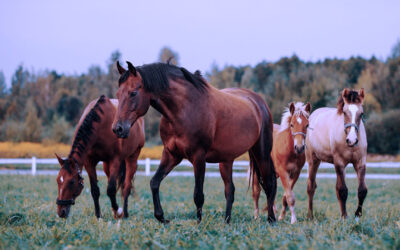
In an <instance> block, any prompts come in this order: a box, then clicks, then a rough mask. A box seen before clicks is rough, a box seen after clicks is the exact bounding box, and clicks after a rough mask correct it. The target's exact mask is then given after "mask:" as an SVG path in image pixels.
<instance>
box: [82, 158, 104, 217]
mask: <svg viewBox="0 0 400 250" xmlns="http://www.w3.org/2000/svg"><path fill="white" fill-rule="evenodd" d="M96 165H97V162H96V163H94V162H87V163H86V164H85V168H86V172H87V173H88V175H89V181H90V191H91V194H92V197H93V202H94V210H95V214H96V217H97V218H100V217H101V212H100V204H99V197H100V189H99V186H98V185H97V173H96Z"/></svg>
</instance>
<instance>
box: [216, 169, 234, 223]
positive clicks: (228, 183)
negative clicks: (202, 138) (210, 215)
mask: <svg viewBox="0 0 400 250" xmlns="http://www.w3.org/2000/svg"><path fill="white" fill-rule="evenodd" d="M232 164H233V162H224V163H220V164H219V171H220V173H221V177H222V180H223V181H224V185H225V199H226V212H225V222H226V223H228V224H229V222H230V220H231V212H232V204H233V202H234V200H235V197H234V196H235V185H233V181H232Z"/></svg>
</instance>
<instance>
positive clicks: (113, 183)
mask: <svg viewBox="0 0 400 250" xmlns="http://www.w3.org/2000/svg"><path fill="white" fill-rule="evenodd" d="M120 163H121V161H120V160H119V159H114V160H112V161H111V163H110V169H109V171H110V176H109V177H108V186H107V195H108V197H109V198H110V201H111V207H112V210H113V214H114V218H115V219H118V218H121V217H122V215H123V210H122V209H120V208H119V207H118V204H117V199H116V194H117V178H118V174H119V168H120Z"/></svg>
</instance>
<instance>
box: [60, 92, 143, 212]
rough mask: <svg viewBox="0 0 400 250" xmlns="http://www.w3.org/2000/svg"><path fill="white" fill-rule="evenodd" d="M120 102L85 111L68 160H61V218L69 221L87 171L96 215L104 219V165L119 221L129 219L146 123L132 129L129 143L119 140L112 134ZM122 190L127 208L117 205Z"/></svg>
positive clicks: (94, 105) (100, 103) (106, 102)
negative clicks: (99, 177) (101, 178)
mask: <svg viewBox="0 0 400 250" xmlns="http://www.w3.org/2000/svg"><path fill="white" fill-rule="evenodd" d="M117 106H118V100H116V99H108V98H107V97H105V96H101V97H100V98H99V99H97V100H94V101H92V102H91V103H89V105H88V106H87V107H86V108H85V110H84V112H83V115H82V117H81V119H80V121H79V123H78V125H77V129H76V131H75V134H74V138H73V144H72V147H71V151H70V153H69V155H68V157H67V158H66V159H61V158H60V157H59V156H58V155H56V156H57V159H58V161H59V163H60V165H61V169H60V171H59V173H58V176H57V184H58V196H57V202H56V203H57V214H58V216H59V217H62V218H66V217H67V216H68V214H69V211H70V207H71V205H74V204H75V199H76V198H77V197H78V196H79V195H80V193H81V192H82V189H83V177H82V169H83V167H85V169H86V171H87V173H88V175H89V180H90V187H91V193H92V197H93V201H94V207H95V214H96V217H97V218H100V217H101V213H100V205H99V196H100V190H99V187H98V186H97V174H96V165H97V163H98V162H99V161H103V169H104V172H105V173H106V175H107V177H108V187H107V195H108V196H109V197H110V200H111V206H112V210H113V214H114V217H115V218H121V217H123V216H124V217H128V196H129V194H130V192H131V189H132V179H133V176H134V175H135V173H136V169H137V158H138V156H139V153H140V150H141V148H142V147H143V145H144V121H143V119H139V120H138V122H136V123H135V124H134V126H132V127H131V128H130V132H131V133H130V136H129V137H128V138H127V139H126V140H122V139H118V138H117V137H116V136H115V134H114V133H113V132H112V130H111V126H112V122H113V120H114V115H115V113H116V111H117ZM118 188H121V191H122V197H123V199H124V207H123V209H122V208H119V207H118V204H117V202H116V193H117V189H118Z"/></svg>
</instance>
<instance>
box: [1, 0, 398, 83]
mask: <svg viewBox="0 0 400 250" xmlns="http://www.w3.org/2000/svg"><path fill="white" fill-rule="evenodd" d="M399 13H400V1H398V0H393V1H385V0H382V1H378V0H377V1H368V0H362V1H359V0H357V1H354V0H352V1H349V0H335V1H321V0H316V1H306V0H304V1H281V0H279V1H248V0H246V1H233V0H210V1H208V0H202V1H183V0H182V1H175V0H168V1H149V0H142V1H105V0H104V1H103V0H101V1H99V0H93V1H89V0H77V1H75V0H68V1H66V0H65V1H54V0H41V1H28V0H26V1H24V0H12V1H1V2H0V43H1V44H0V71H3V72H4V74H5V76H6V79H7V82H8V83H9V82H10V78H11V75H12V74H13V72H14V71H15V69H16V68H17V66H18V65H19V64H21V63H22V64H23V65H24V66H25V67H27V68H28V69H29V70H32V69H33V70H35V72H41V71H43V70H45V69H50V70H52V69H55V70H57V71H58V72H60V73H66V74H79V73H82V72H86V71H87V69H88V68H89V66H91V65H100V66H101V67H102V68H103V69H105V65H106V60H107V59H108V58H109V56H110V54H111V52H112V51H114V50H116V49H118V50H119V51H120V52H121V53H122V55H123V59H124V60H130V61H132V63H133V64H134V65H141V64H144V63H152V62H154V61H156V60H157V57H158V54H159V51H160V49H161V47H163V46H169V47H171V48H172V49H173V50H175V51H177V52H178V54H179V56H180V64H181V65H182V66H185V67H186V68H188V69H189V70H191V71H194V70H196V69H201V70H202V71H208V70H210V68H211V64H213V63H216V64H217V65H219V66H221V67H222V66H224V65H226V64H232V65H246V64H250V65H255V64H257V63H258V62H261V61H262V60H267V61H276V60H277V59H279V58H280V57H282V56H291V55H292V54H294V53H296V54H297V55H298V56H299V57H300V58H301V59H303V60H312V61H316V60H318V59H323V58H326V57H330V58H332V57H337V58H348V57H350V56H357V55H360V56H363V57H367V58H369V57H371V56H372V55H375V56H376V57H378V58H380V59H386V57H387V56H388V55H389V53H390V50H391V47H392V46H393V45H394V44H395V43H396V41H397V40H398V39H399V38H400V14H399Z"/></svg>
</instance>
